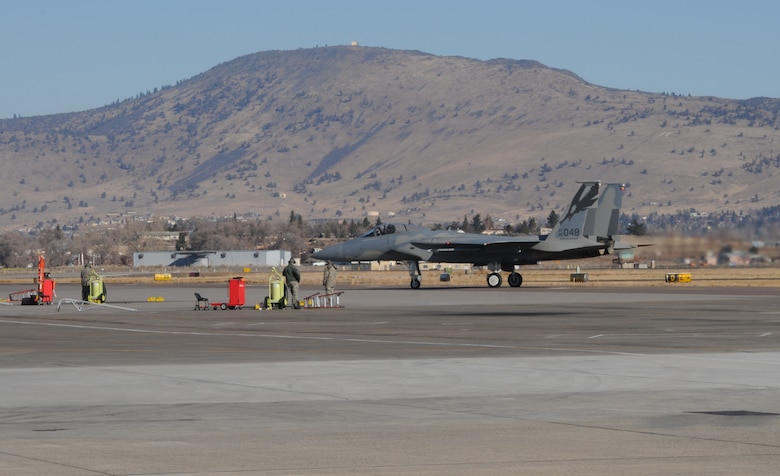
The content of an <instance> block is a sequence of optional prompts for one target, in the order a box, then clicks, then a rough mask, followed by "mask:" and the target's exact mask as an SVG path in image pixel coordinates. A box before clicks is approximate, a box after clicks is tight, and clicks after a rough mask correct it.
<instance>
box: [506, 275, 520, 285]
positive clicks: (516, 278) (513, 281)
mask: <svg viewBox="0 0 780 476" xmlns="http://www.w3.org/2000/svg"><path fill="white" fill-rule="evenodd" d="M507 282H508V283H509V285H510V286H512V287H513V288H519V287H520V286H522V284H523V275H521V274H520V273H509V278H507Z"/></svg>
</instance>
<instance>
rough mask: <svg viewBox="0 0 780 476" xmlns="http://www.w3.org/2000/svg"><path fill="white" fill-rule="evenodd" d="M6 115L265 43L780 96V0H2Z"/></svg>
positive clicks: (188, 69) (89, 98)
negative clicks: (525, 62) (535, 66)
mask: <svg viewBox="0 0 780 476" xmlns="http://www.w3.org/2000/svg"><path fill="white" fill-rule="evenodd" d="M0 12H2V15H1V16H0V45H2V50H0V51H2V54H0V65H1V66H0V72H1V73H0V118H8V117H12V116H13V115H15V114H17V115H21V116H35V115H41V114H53V113H59V112H72V111H81V110H85V109H91V108H95V107H100V106H103V105H106V104H109V103H111V102H113V101H115V100H117V99H120V100H121V99H126V98H128V97H133V96H135V95H137V94H138V93H140V92H146V91H149V90H153V89H154V88H155V87H159V86H164V85H173V84H175V83H176V81H178V80H182V79H187V78H189V77H192V76H194V75H196V74H199V73H201V72H203V71H206V70H208V69H209V68H211V67H213V66H216V65H217V64H219V63H222V62H225V61H229V60H231V59H234V58H236V57H239V56H242V55H246V54H250V53H256V52H259V51H267V50H294V49H298V48H310V47H315V46H325V45H328V46H332V45H343V44H349V43H350V42H352V41H357V42H359V43H360V44H361V45H364V46H380V47H385V48H392V49H399V50H419V51H423V52H426V53H432V54H436V55H454V56H465V57H470V58H477V59H482V60H487V59H491V58H511V59H531V60H537V61H540V62H542V63H544V64H546V65H547V66H551V67H555V68H562V69H568V70H570V71H572V72H574V73H576V74H578V75H579V76H581V77H582V78H583V79H585V80H587V81H589V82H591V83H595V84H598V85H601V86H608V87H613V88H620V89H632V90H636V89H638V90H642V91H652V92H668V93H672V92H673V93H677V94H693V95H701V96H707V95H711V96H719V97H727V98H734V99H746V98H750V97H756V96H768V97H775V98H780V53H778V51H780V48H779V46H778V45H780V26H778V19H779V18H780V2H777V1H774V0H741V1H723V0H711V1H697V0H690V1H682V2H681V1H678V0H668V1H667V0H655V1H650V0H647V1H644V0H636V1H632V0H581V1H575V0H558V1H556V0H547V1H542V0H537V1H526V0H480V1H462V0H446V1H445V0H428V1H426V0H414V1H408V0H393V1H384V2H377V1H372V0H362V1H351V0H350V1H346V0H344V1H342V0H331V1H313V0H299V1H295V0H284V1H282V0H279V1H274V2H270V1H259V0H257V1H250V0H220V1H213V0H212V1H205V0H0Z"/></svg>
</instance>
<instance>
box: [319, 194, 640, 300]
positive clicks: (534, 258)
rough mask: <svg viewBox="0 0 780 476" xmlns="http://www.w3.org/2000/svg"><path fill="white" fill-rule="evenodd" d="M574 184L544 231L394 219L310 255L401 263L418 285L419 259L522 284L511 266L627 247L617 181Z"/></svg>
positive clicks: (494, 283)
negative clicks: (493, 231) (470, 267)
mask: <svg viewBox="0 0 780 476" xmlns="http://www.w3.org/2000/svg"><path fill="white" fill-rule="evenodd" d="M578 183H580V184H581V185H580V188H579V190H578V191H577V194H576V195H574V198H573V199H572V201H571V204H570V205H569V208H568V209H567V210H566V213H565V214H564V215H563V218H561V220H560V221H559V222H558V223H557V224H556V225H555V227H554V228H553V229H552V231H551V233H550V234H549V235H532V236H497V235H482V234H476V233H463V232H458V231H452V230H438V231H432V230H429V229H427V228H424V227H421V226H416V225H410V224H400V223H388V224H383V225H379V226H376V227H374V228H373V229H371V230H369V231H368V232H367V233H365V234H364V235H362V236H360V237H357V238H354V239H352V240H349V241H345V242H343V243H339V244H336V245H333V246H329V247H327V248H325V249H323V250H322V251H319V252H317V253H314V255H313V257H314V258H316V259H321V260H329V261H339V262H345V261H406V262H407V264H408V265H409V275H410V277H411V283H410V285H411V287H412V288H413V289H417V288H419V287H420V284H421V273H420V266H419V262H420V261H427V262H433V263H472V264H474V265H475V266H488V268H489V269H490V270H491V271H492V273H490V274H488V277H487V284H488V286H490V287H492V288H495V287H498V286H501V282H502V277H501V274H499V273H498V272H497V271H498V270H499V269H500V270H502V271H505V272H508V273H509V276H508V277H507V281H508V282H509V285H510V286H511V287H519V286H520V285H522V284H523V277H522V275H521V274H520V273H518V272H517V271H516V270H515V269H516V267H517V266H520V265H529V264H537V263H538V262H540V261H547V260H566V259H582V258H593V257H597V256H601V255H602V254H605V253H609V252H610V251H612V250H625V249H629V248H632V247H633V246H632V245H628V244H622V243H620V242H616V241H615V239H614V238H613V237H614V236H615V235H617V233H618V218H619V216H620V206H621V203H622V192H623V190H624V188H625V187H624V186H623V184H607V185H606V186H605V187H604V190H603V192H602V193H601V197H599V189H600V188H601V182H599V181H592V182H578Z"/></svg>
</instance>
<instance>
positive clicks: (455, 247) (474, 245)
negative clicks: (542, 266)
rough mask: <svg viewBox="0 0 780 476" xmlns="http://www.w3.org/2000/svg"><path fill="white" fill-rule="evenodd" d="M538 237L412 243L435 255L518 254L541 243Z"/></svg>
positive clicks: (474, 237)
mask: <svg viewBox="0 0 780 476" xmlns="http://www.w3.org/2000/svg"><path fill="white" fill-rule="evenodd" d="M540 241H541V240H539V239H538V238H536V237H529V236H520V237H517V238H512V237H506V236H490V235H473V234H470V235H466V234H464V236H462V237H457V238H454V239H446V240H442V239H436V238H433V239H421V240H415V241H413V242H412V245H414V246H415V247H417V248H420V249H423V250H429V251H432V252H434V253H441V252H447V251H451V252H480V251H489V252H490V253H516V252H517V251H520V250H524V249H529V248H531V247H533V246H534V245H536V244H537V243H539V242H540Z"/></svg>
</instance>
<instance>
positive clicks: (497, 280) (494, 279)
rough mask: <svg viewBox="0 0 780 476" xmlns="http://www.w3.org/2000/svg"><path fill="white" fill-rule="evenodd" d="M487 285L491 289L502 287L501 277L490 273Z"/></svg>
mask: <svg viewBox="0 0 780 476" xmlns="http://www.w3.org/2000/svg"><path fill="white" fill-rule="evenodd" d="M487 283H488V286H490V287H491V288H497V287H499V286H501V275H500V274H498V273H490V274H488V275H487Z"/></svg>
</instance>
